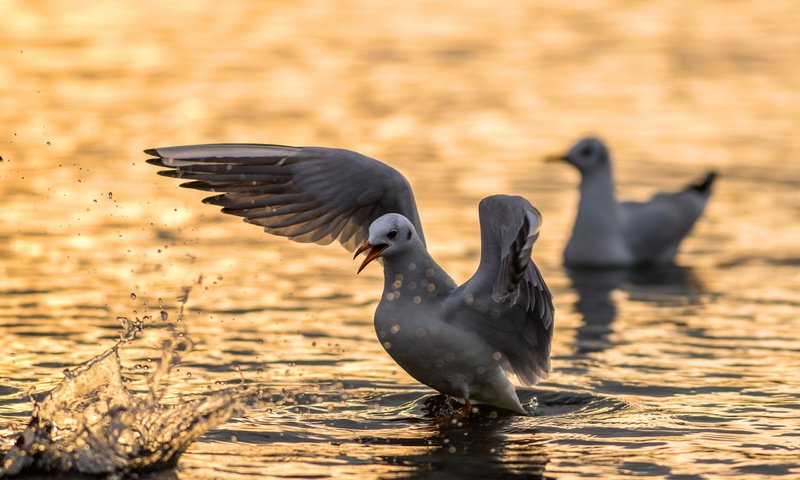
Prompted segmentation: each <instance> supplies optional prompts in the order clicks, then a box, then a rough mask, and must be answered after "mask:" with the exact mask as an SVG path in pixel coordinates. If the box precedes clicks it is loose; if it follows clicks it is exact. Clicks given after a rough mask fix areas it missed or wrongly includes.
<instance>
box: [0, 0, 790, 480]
mask: <svg viewBox="0 0 800 480" xmlns="http://www.w3.org/2000/svg"><path fill="white" fill-rule="evenodd" d="M0 13H2V14H3V18H5V19H7V21H6V22H4V27H3V29H2V30H0V46H2V55H3V59H4V62H3V65H4V68H3V69H0V91H2V92H3V93H2V94H1V95H0V120H1V121H0V125H2V126H3V128H2V130H0V156H2V158H3V161H2V162H0V210H1V211H2V215H0V328H2V335H0V350H2V351H3V352H5V353H4V354H3V355H0V438H2V439H3V441H4V442H3V443H4V444H3V446H2V448H0V449H2V450H5V449H7V448H8V447H10V444H11V442H12V441H13V438H14V432H16V431H19V430H20V429H21V428H22V427H24V425H25V424H26V422H27V419H28V418H29V417H30V413H31V409H32V404H31V402H30V401H29V398H28V397H29V394H32V393H33V394H37V393H41V392H45V391H47V390H49V389H51V388H53V387H54V386H55V385H56V384H57V383H58V382H59V381H60V380H61V378H63V373H62V372H63V370H64V369H65V368H70V367H73V366H75V365H77V364H79V363H81V362H83V361H85V360H86V359H89V358H91V357H93V356H95V355H97V354H99V353H100V352H102V351H103V350H105V349H106V348H109V347H111V346H112V345H114V343H115V342H116V340H117V338H118V336H119V323H118V322H117V321H116V317H118V316H130V317H135V316H139V317H143V316H145V315H149V316H151V317H152V320H151V321H150V322H149V324H148V326H147V327H146V328H145V329H144V331H143V334H142V335H143V336H142V339H141V341H139V342H137V343H132V344H130V345H126V346H125V348H123V349H121V350H120V354H121V357H122V364H123V366H124V367H125V370H124V372H123V373H124V374H125V375H129V376H131V377H134V378H135V377H137V376H139V377H141V376H143V375H145V374H146V372H147V371H150V370H151V369H152V368H155V365H156V364H157V360H158V358H159V356H160V347H161V344H160V339H161V338H162V337H161V334H162V333H163V329H164V328H165V326H164V325H163V324H162V323H161V322H160V315H159V312H160V311H161V309H162V308H163V309H164V310H165V311H167V312H169V313H170V314H173V313H175V310H176V308H177V306H178V305H179V302H178V300H177V297H179V296H180V295H181V294H182V288H183V287H185V286H187V285H193V284H194V285H195V287H194V291H193V296H192V298H191V299H190V301H189V303H188V304H187V307H186V308H187V310H186V313H187V315H186V319H185V322H186V326H187V329H188V331H189V335H190V337H191V338H192V340H193V341H194V348H193V351H192V354H191V355H189V356H186V357H185V358H184V360H183V362H182V364H181V365H180V366H179V367H177V369H176V370H174V371H173V373H172V376H171V379H170V386H171V389H170V390H169V392H171V393H169V394H168V396H167V398H165V401H167V402H169V401H172V402H179V401H180V399H181V398H191V397H201V396H203V395H210V394H211V393H210V392H212V391H213V390H216V389H222V388H227V387H233V386H238V385H240V384H242V382H244V383H245V384H246V385H255V384H259V385H267V386H270V387H271V388H273V389H275V391H276V392H278V393H280V392H282V391H285V392H289V393H290V394H291V395H290V397H292V396H295V395H296V396H297V398H298V399H299V400H298V401H297V402H296V404H286V403H284V404H280V405H277V404H276V405H268V404H267V405H263V406H259V407H254V408H251V409H249V410H247V411H246V413H245V414H244V415H243V416H241V417H238V418H236V419H234V420H231V421H229V422H228V423H226V424H224V425H222V426H220V427H218V428H216V429H214V430H212V431H210V432H209V433H207V434H206V435H205V436H203V437H201V438H200V439H199V440H198V441H197V442H195V443H194V444H193V445H192V446H191V447H190V448H189V450H188V451H187V453H186V454H185V455H184V456H183V457H181V460H180V462H179V465H178V468H177V469H176V470H173V471H171V472H170V473H168V474H167V476H168V477H170V478H175V477H177V478H223V477H224V478H244V477H248V476H258V477H263V478H278V477H280V478H287V477H288V478H294V477H304V478H307V477H308V476H321V477H325V476H336V477H357V478H366V479H368V478H450V477H452V478H466V477H475V478H487V477H490V476H495V477H507V478H514V477H517V476H518V477H521V478H522V477H525V478H528V477H530V476H534V475H544V476H547V477H552V478H574V477H592V476H593V477H601V478H613V477H623V476H633V477H638V476H652V477H657V478H712V477H713V478H719V477H731V478H741V477H743V476H754V475H760V476H776V475H789V476H800V461H798V458H800V448H798V444H799V443H800V438H798V437H799V436H800V422H799V421H798V415H799V414H800V411H799V408H800V407H798V405H800V379H799V378H798V375H797V372H798V371H800V339H798V336H797V332H798V331H800V296H799V295H798V285H800V270H798V266H800V247H798V244H799V243H800V242H798V240H800V235H799V234H798V231H797V225H798V222H800V195H798V194H797V192H798V188H799V187H800V162H798V160H797V158H798V156H800V137H799V136H798V135H797V132H798V131H800V90H798V89H797V88H796V87H797V85H798V84H800V60H798V59H800V31H799V30H798V29H797V25H798V24H800V11H798V10H797V8H796V5H795V4H794V2H790V1H783V0H778V1H773V2H768V3H765V2H755V1H753V2H748V1H737V2H733V3H731V2H723V1H718V0H704V1H701V2H694V3H693V4H692V6H691V8H687V7H686V6H683V5H681V4H678V3H674V2H668V1H654V2H627V1H621V0H599V1H596V2H590V3H588V4H587V3H584V2H575V4H574V5H570V4H563V2H562V4H559V6H555V5H550V3H549V2H534V1H530V2H526V1H512V2H506V3H505V4H504V5H503V7H502V8H498V7H497V6H487V5H481V4H479V3H470V4H458V5H455V4H453V3H452V2H444V1H441V2H436V1H434V2H427V1H426V2H422V1H411V2H401V3H397V2H375V1H357V0H342V1H335V2H310V1H309V2H277V1H270V2H237V3H235V4H221V3H219V2H193V3H191V4H185V5H176V6H168V5H164V4H163V2H150V1H144V2H138V3H137V4H136V6H131V5H129V4H127V3H122V2H107V3H102V4H94V5H92V7H91V8H87V6H86V5H85V4H83V3H82V2H70V1H66V2H48V1H36V2H21V1H20V2H14V1H11V2H5V3H0ZM589 132H594V133H599V134H601V135H603V136H604V137H605V138H606V139H607V140H608V141H609V143H610V145H611V147H612V149H613V154H614V155H615V172H616V176H617V179H618V182H619V184H620V189H621V190H622V193H623V196H625V197H627V198H645V197H646V196H647V195H649V194H650V193H652V192H653V191H654V190H657V189H670V188H678V187H680V186H682V185H684V184H686V183H689V182H690V181H692V180H694V179H696V178H698V177H699V176H700V175H701V174H702V173H703V172H704V171H705V170H707V169H715V170H718V171H719V172H720V174H721V177H720V180H719V184H718V186H717V188H716V189H715V193H714V197H713V199H712V202H711V205H710V207H709V209H708V211H707V215H706V217H705V218H704V219H703V220H702V221H701V223H700V224H699V225H698V226H697V228H696V230H695V232H694V234H693V235H692V237H691V238H690V239H689V240H688V241H687V242H686V243H685V244H684V247H683V249H682V253H681V255H680V257H679V264H680V265H681V268H675V269H670V270H668V271H660V272H634V273H620V272H612V273H607V274H602V273H597V272H593V273H586V272H572V271H567V270H565V269H564V268H563V267H562V266H561V264H560V255H561V248H562V246H563V245H564V243H565V241H566V239H567V236H568V234H569V229H570V226H571V221H572V218H573V215H574V211H575V204H576V191H575V185H576V182H577V174H576V173H575V172H573V171H570V170H569V169H568V168H567V167H566V166H558V165H547V164H543V163H541V162H540V158H541V157H542V156H544V155H545V154H548V153H551V152H553V151H558V150H561V149H563V148H566V147H567V146H568V144H569V143H570V142H571V141H573V140H574V139H575V138H576V137H577V136H578V135H581V134H584V133H589ZM223 141H229V142H236V141H243V142H264V143H268V142H271V143H283V144H291V145H307V144H314V145H324V146H337V147H343V148H350V149H353V150H357V151H360V152H363V153H365V154H367V155H370V156H373V157H375V158H379V159H381V160H383V161H385V162H387V163H389V164H391V165H393V166H394V167H396V168H398V169H399V170H400V171H402V172H403V173H404V174H405V175H406V176H407V177H408V178H409V180H410V182H411V184H412V185H413V187H414V189H415V192H416V195H417V201H418V204H419V208H420V213H421V216H422V219H423V223H424V226H425V229H426V237H427V239H428V241H429V244H430V247H431V249H432V252H433V255H434V256H435V258H436V259H437V260H438V261H439V262H440V263H441V264H442V266H443V267H445V268H446V269H447V270H448V272H450V273H451V274H452V276H453V277H454V278H455V279H456V280H460V281H463V280H465V279H466V278H468V277H469V276H470V275H471V273H472V272H473V271H474V269H475V267H476V265H477V262H478V256H479V236H478V224H477V202H478V201H479V200H480V198H482V197H483V196H485V195H489V194H493V193H498V192H504V193H516V194H521V195H524V196H526V197H527V198H529V199H530V200H531V201H532V202H533V203H534V204H535V205H536V206H537V207H538V208H539V209H540V210H541V211H542V213H543V215H544V227H543V232H542V235H541V236H540V239H539V242H538V243H537V246H536V248H535V249H534V258H535V259H536V261H537V263H538V264H539V265H540V267H541V269H542V272H543V274H544V275H545V278H546V279H547V280H548V283H549V285H550V287H551V289H552V291H553V294H554V296H555V303H556V308H557V316H556V325H557V326H556V333H555V338H554V348H553V352H554V354H553V374H552V375H551V377H550V379H549V380H548V381H547V382H545V383H543V384H541V385H537V386H536V387H535V388H533V389H521V390H520V396H521V397H522V399H523V401H531V400H532V399H534V398H537V399H538V402H539V404H538V407H537V415H536V416H534V417H530V418H521V417H513V416H504V415H500V416H497V417H496V418H489V417H485V418H483V417H482V418H480V419H477V420H475V421H473V422H469V423H467V424H465V425H461V426H452V425H445V426H441V425H437V424H435V423H432V422H430V421H427V420H425V408H426V407H425V405H426V402H429V401H430V395H431V394H432V392H431V391H430V390H429V389H427V388H425V387H423V386H420V385H419V384H417V383H416V382H415V381H414V380H413V379H411V378H410V377H409V376H408V375H406V374H405V373H404V372H403V371H402V370H400V369H399V368H398V367H397V366H396V365H395V364H394V363H393V362H392V361H391V359H390V358H389V357H388V356H387V355H386V354H385V353H384V352H383V350H382V348H381V346H380V345H379V343H378V341H377V340H376V338H375V336H374V331H373V328H372V314H373V311H374V308H375V305H376V302H377V299H378V296H379V294H380V289H381V284H382V282H381V275H380V271H379V269H378V268H369V269H368V270H367V271H365V272H364V273H362V274H361V275H360V276H356V275H355V270H356V268H357V265H356V263H354V262H352V261H351V260H350V257H349V256H348V255H347V253H346V252H345V251H344V250H343V249H341V248H339V247H337V246H330V247H318V246H314V245H295V244H292V243H291V242H288V241H286V240H285V239H281V238H275V237H270V236H268V235H266V234H264V233H263V232H260V231H259V229H258V228H256V227H253V226H250V225H246V224H243V223H241V222H239V221H238V220H237V219H236V218H232V217H223V216H222V215H221V214H219V213H218V212H217V211H216V210H215V209H214V208H213V207H211V206H208V205H203V204H201V203H200V199H201V198H202V194H200V193H198V192H194V191H186V190H182V189H179V188H177V186H176V182H174V181H173V180H171V179H168V178H161V177H157V176H156V175H155V172H154V168H153V167H151V166H149V165H147V164H145V163H144V157H145V156H144V155H143V154H142V153H140V152H141V150H143V149H144V148H149V147H154V146H163V145H175V144H187V143H203V142H223ZM200 277H202V278H200ZM198 280H199V281H198ZM170 395H171V396H170Z"/></svg>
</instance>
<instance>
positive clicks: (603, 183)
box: [575, 164, 619, 233]
mask: <svg viewBox="0 0 800 480" xmlns="http://www.w3.org/2000/svg"><path fill="white" fill-rule="evenodd" d="M580 193H581V197H580V201H579V203H578V217H577V219H576V220H575V228H576V230H577V229H581V228H586V229H587V230H588V231H589V232H598V231H602V230H605V229H609V228H610V229H617V228H618V227H619V225H618V222H619V219H618V217H617V198H616V196H615V194H614V179H613V177H612V174H611V165H610V164H606V165H603V166H601V167H598V168H595V169H593V170H592V171H590V172H586V173H584V174H583V175H582V177H581V185H580ZM576 233H577V232H576Z"/></svg>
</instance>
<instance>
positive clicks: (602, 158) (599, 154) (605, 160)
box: [547, 137, 610, 175]
mask: <svg viewBox="0 0 800 480" xmlns="http://www.w3.org/2000/svg"><path fill="white" fill-rule="evenodd" d="M547 160H548V161H565V162H567V163H569V164H571V165H573V166H575V168H577V169H578V170H580V172H581V174H583V175H585V174H587V173H589V172H591V171H593V170H595V169H597V168H600V167H604V166H608V164H609V161H610V158H609V155H608V148H606V145H605V144H604V143H603V141H602V140H600V139H599V138H597V137H585V138H582V139H580V140H578V141H577V142H575V144H574V145H573V146H572V147H570V149H569V150H568V151H567V153H565V154H563V155H551V156H548V157H547Z"/></svg>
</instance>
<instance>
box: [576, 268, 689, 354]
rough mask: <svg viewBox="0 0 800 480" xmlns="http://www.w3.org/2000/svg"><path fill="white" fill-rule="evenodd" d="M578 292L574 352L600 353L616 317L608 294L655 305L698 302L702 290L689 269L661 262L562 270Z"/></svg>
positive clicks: (605, 344) (608, 344) (607, 344)
mask: <svg viewBox="0 0 800 480" xmlns="http://www.w3.org/2000/svg"><path fill="white" fill-rule="evenodd" d="M565 270H566V273H567V276H568V277H569V279H570V281H571V282H572V288H573V289H574V290H575V292H576V293H577V294H578V300H577V301H576V302H575V310H576V311H577V312H578V313H580V314H581V316H582V317H583V325H581V326H579V327H578V328H577V330H576V338H575V342H576V349H575V353H576V354H588V353H591V352H600V351H602V350H604V349H605V348H606V347H608V346H611V345H612V342H611V341H610V340H609V335H610V334H611V333H612V331H613V327H612V323H613V322H614V318H615V317H616V316H617V304H616V301H615V300H614V296H613V295H612V294H613V292H614V291H616V290H622V291H623V292H625V293H626V294H627V295H628V296H629V300H630V301H644V302H650V303H652V305H653V306H654V308H657V307H658V306H659V305H663V304H665V303H670V302H671V303H675V302H678V303H680V302H684V303H685V302H692V301H698V300H699V298H700V297H701V295H702V294H703V293H704V292H705V290H704V288H703V284H702V282H701V281H700V279H699V278H698V277H697V276H696V274H695V272H694V270H693V269H691V268H689V267H682V266H678V265H664V266H657V267H649V268H637V269H611V270H598V269H576V268H567V269H565Z"/></svg>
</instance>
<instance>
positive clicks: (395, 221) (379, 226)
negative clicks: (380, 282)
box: [353, 213, 418, 273]
mask: <svg viewBox="0 0 800 480" xmlns="http://www.w3.org/2000/svg"><path fill="white" fill-rule="evenodd" d="M417 238H418V235H417V230H416V229H415V228H414V225H413V224H412V223H411V221H409V220H408V219H407V218H406V217H404V216H403V215H400V214H399V213H387V214H386V215H383V216H381V217H378V218H377V219H376V220H375V221H374V222H372V224H371V225H370V226H369V238H368V240H367V241H366V242H365V243H364V244H362V245H361V246H360V247H358V250H356V254H355V255H354V256H353V258H356V257H357V256H359V255H360V254H361V253H363V252H367V256H366V257H364V261H363V262H362V263H361V266H360V267H358V273H361V270H363V269H364V267H366V266H367V265H368V264H369V263H370V262H372V261H373V260H375V259H376V258H379V257H391V256H393V255H397V254H398V253H400V252H403V251H404V250H406V249H407V248H408V246H409V245H411V244H412V243H413V242H415V241H417Z"/></svg>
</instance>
